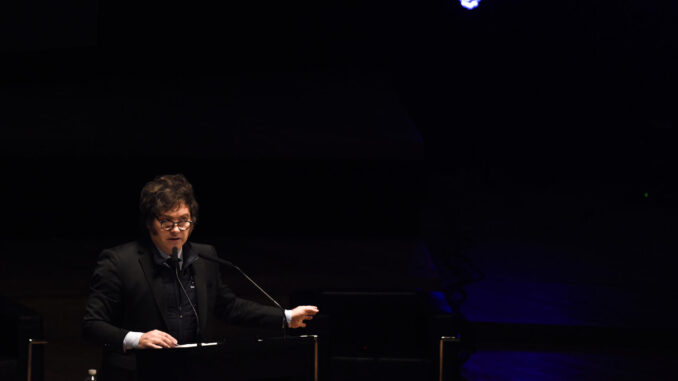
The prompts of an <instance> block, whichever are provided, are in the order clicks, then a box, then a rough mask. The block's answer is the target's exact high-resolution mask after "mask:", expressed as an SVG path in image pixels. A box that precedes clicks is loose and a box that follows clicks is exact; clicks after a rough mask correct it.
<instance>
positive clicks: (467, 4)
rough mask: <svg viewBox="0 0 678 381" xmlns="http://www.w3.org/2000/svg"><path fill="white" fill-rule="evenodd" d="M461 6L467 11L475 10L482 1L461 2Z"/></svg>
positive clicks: (469, 0)
mask: <svg viewBox="0 0 678 381" xmlns="http://www.w3.org/2000/svg"><path fill="white" fill-rule="evenodd" d="M459 2H460V3H461V6H462V7H464V8H466V9H473V8H475V7H477V6H478V4H480V0H459Z"/></svg>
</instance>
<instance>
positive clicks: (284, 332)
mask: <svg viewBox="0 0 678 381" xmlns="http://www.w3.org/2000/svg"><path fill="white" fill-rule="evenodd" d="M198 256H199V257H200V258H204V259H207V260H208V261H212V262H216V263H218V264H220V265H224V266H228V267H231V268H233V269H236V270H237V271H238V272H239V273H240V274H241V275H242V276H243V277H245V279H247V280H248V281H249V282H250V283H251V284H252V285H254V287H256V288H257V289H258V290H259V291H261V293H262V294H264V295H265V296H266V297H267V298H268V300H270V301H271V302H272V303H273V304H275V305H276V307H278V308H280V311H282V327H281V330H282V335H283V339H286V338H287V318H286V317H285V309H284V308H283V307H282V306H281V305H280V303H278V302H277V301H276V300H275V299H273V297H272V296H271V295H269V294H268V293H267V292H266V291H264V289H263V288H261V287H260V286H259V285H258V284H257V282H255V281H254V280H252V278H250V277H249V276H248V275H247V274H245V272H244V271H242V270H241V269H240V267H238V266H236V265H234V264H233V263H232V262H229V261H227V260H224V259H221V258H217V257H212V256H209V255H206V254H203V253H198Z"/></svg>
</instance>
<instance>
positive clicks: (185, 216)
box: [158, 214, 191, 221]
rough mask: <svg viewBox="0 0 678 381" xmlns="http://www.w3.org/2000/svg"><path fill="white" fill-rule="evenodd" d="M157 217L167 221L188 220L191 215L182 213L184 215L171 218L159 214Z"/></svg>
mask: <svg viewBox="0 0 678 381" xmlns="http://www.w3.org/2000/svg"><path fill="white" fill-rule="evenodd" d="M158 219H159V220H167V221H169V220H190V219H191V215H190V214H184V215H181V216H179V217H176V218H172V217H170V216H159V217H158Z"/></svg>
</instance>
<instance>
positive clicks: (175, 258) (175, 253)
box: [167, 247, 180, 269]
mask: <svg viewBox="0 0 678 381" xmlns="http://www.w3.org/2000/svg"><path fill="white" fill-rule="evenodd" d="M179 261H180V259H179V250H178V249H177V248H176V247H173V248H172V254H170V257H169V259H168V260H167V263H168V264H169V265H170V267H171V268H173V269H178V268H179Z"/></svg>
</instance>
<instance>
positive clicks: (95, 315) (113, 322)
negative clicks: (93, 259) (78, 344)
mask: <svg viewBox="0 0 678 381" xmlns="http://www.w3.org/2000/svg"><path fill="white" fill-rule="evenodd" d="M119 267H120V264H119V261H118V260H117V257H116V256H115V253H114V252H113V251H111V250H104V251H103V252H102V253H101V255H99V259H98V260H97V264H96V268H95V270H94V274H93V275H92V279H91V282H90V289H89V297H88V299H87V305H86V307H85V315H84V317H83V321H82V332H83V338H84V339H85V340H87V341H91V342H94V343H98V344H104V346H106V347H109V346H110V348H109V349H111V350H119V351H122V346H123V340H124V338H125V335H127V332H129V331H128V330H126V329H123V328H120V327H119V326H118V325H119V324H120V322H121V321H122V302H123V300H122V299H123V297H122V292H123V290H122V282H121V281H120V276H119V273H118V271H119V270H120V269H119Z"/></svg>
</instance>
